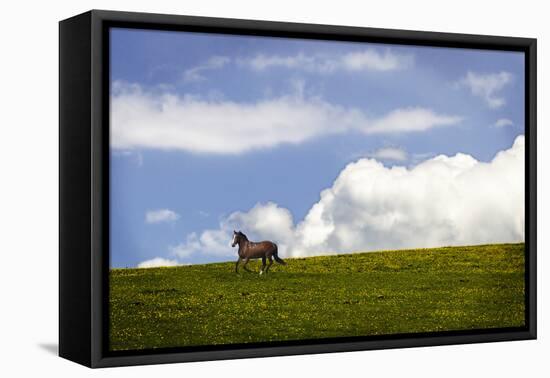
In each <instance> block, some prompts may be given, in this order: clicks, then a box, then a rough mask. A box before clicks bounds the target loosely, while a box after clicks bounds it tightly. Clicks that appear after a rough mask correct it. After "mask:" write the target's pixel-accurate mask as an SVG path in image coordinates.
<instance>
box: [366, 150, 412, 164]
mask: <svg viewBox="0 0 550 378" xmlns="http://www.w3.org/2000/svg"><path fill="white" fill-rule="evenodd" d="M367 156H368V157H371V158H374V159H378V160H395V161H405V160H407V156H408V155H407V151H405V150H403V149H402V148H397V147H383V148H380V149H378V150H376V151H374V152H371V153H369V154H367Z"/></svg>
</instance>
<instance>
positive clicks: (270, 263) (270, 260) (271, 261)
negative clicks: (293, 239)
mask: <svg viewBox="0 0 550 378" xmlns="http://www.w3.org/2000/svg"><path fill="white" fill-rule="evenodd" d="M271 265H273V257H271V255H270V256H269V265H268V266H267V268H265V273H266V274H267V272H268V271H269V268H270V267H271Z"/></svg>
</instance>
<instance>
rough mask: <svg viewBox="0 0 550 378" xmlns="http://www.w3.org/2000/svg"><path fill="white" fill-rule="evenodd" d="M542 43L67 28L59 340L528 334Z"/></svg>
mask: <svg viewBox="0 0 550 378" xmlns="http://www.w3.org/2000/svg"><path fill="white" fill-rule="evenodd" d="M535 94H536V40H535V39H527V38H512V37H496V36H479V35H465V34H446V33H433V32H415V31H402V30H384V29H371V28H356V27H343V26H328V25H308V24H294V23H280V22H267V21H249V20H235V19H217V18H202V17H188V16H173V15H158V14H143V13H126V12H111V11H90V12H87V13H85V14H82V15H79V16H75V17H73V18H70V19H67V20H64V21H61V22H60V277H59V279H60V328H59V329H60V335H59V339H60V349H59V350H60V355H61V356H62V357H65V358H68V359H70V360H73V361H75V362H78V363H81V364H84V365H87V366H90V367H105V366H117V365H135V364H152V363H165V362H182V361H198V360H212V359H228V358H243V357H259V356H275V355H290V354H304V353H322V352H335V351H351V350H367V349H381V348H395V347H410V346H425V345H445V344H456V343H473V342H488V341H502V340H519V339H532V338H535V337H536V177H535V174H536V161H535V156H536V97H535Z"/></svg>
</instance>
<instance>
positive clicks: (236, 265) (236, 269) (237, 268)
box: [235, 256, 241, 273]
mask: <svg viewBox="0 0 550 378" xmlns="http://www.w3.org/2000/svg"><path fill="white" fill-rule="evenodd" d="M240 262H241V257H240V256H239V259H238V260H237V263H236V264H235V273H239V263H240Z"/></svg>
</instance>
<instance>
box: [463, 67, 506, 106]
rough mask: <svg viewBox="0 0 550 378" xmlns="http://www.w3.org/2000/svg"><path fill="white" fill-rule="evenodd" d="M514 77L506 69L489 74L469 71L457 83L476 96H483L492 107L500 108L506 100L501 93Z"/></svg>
mask: <svg viewBox="0 0 550 378" xmlns="http://www.w3.org/2000/svg"><path fill="white" fill-rule="evenodd" d="M512 78H513V76H512V74H511V73H509V72H506V71H501V72H498V73H488V74H482V73H476V72H472V71H468V73H467V74H466V76H465V77H463V78H462V79H460V80H459V81H458V82H457V83H456V85H457V87H466V88H468V89H469V90H470V92H471V93H472V94H473V95H474V96H478V97H481V98H482V99H483V100H484V101H485V102H486V103H487V105H488V106H489V107H490V108H500V107H502V106H503V105H504V104H505V103H506V100H505V99H504V97H502V96H501V95H500V94H499V93H500V92H501V91H502V89H503V88H504V87H505V86H506V85H508V84H510V83H511V82H512Z"/></svg>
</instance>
